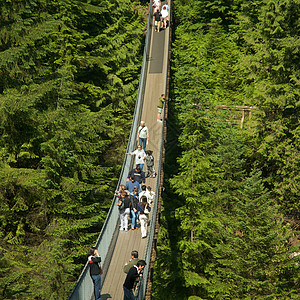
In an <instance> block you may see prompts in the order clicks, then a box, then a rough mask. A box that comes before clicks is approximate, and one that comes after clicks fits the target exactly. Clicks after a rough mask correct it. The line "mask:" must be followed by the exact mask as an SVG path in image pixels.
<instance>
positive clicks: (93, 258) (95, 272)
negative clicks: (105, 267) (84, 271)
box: [88, 246, 103, 300]
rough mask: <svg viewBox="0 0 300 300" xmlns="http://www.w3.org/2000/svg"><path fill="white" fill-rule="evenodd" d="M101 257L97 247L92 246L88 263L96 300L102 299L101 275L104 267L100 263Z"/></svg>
mask: <svg viewBox="0 0 300 300" xmlns="http://www.w3.org/2000/svg"><path fill="white" fill-rule="evenodd" d="M100 262H101V257H100V255H99V252H98V250H97V248H96V247H94V246H93V247H91V248H90V250H89V252H88V265H89V268H90V276H91V278H92V280H93V284H94V294H95V300H101V275H102V273H103V272H102V269H101V266H100V265H99V263H100Z"/></svg>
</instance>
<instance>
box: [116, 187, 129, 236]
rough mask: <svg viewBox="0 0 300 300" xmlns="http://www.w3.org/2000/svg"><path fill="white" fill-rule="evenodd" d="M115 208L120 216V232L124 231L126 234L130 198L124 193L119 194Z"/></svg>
mask: <svg viewBox="0 0 300 300" xmlns="http://www.w3.org/2000/svg"><path fill="white" fill-rule="evenodd" d="M117 206H118V207H119V214H120V223H121V226H120V231H123V230H125V231H126V232H127V231H128V216H129V214H130V206H131V201H130V196H128V195H127V194H126V192H125V191H122V192H121V195H120V197H119V202H118V203H117Z"/></svg>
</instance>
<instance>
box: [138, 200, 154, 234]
mask: <svg viewBox="0 0 300 300" xmlns="http://www.w3.org/2000/svg"><path fill="white" fill-rule="evenodd" d="M150 210H151V207H150V204H149V203H148V202H147V197H146V196H143V197H142V198H141V200H140V202H139V204H138V211H139V219H140V223H141V233H142V239H143V238H146V237H147V225H148V214H149V213H150Z"/></svg>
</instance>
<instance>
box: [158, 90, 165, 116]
mask: <svg viewBox="0 0 300 300" xmlns="http://www.w3.org/2000/svg"><path fill="white" fill-rule="evenodd" d="M165 101H166V96H165V94H161V96H160V97H159V100H158V105H157V122H162V119H161V113H162V110H163V108H164V102H165Z"/></svg>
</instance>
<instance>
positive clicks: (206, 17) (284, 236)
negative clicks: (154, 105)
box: [152, 0, 300, 300]
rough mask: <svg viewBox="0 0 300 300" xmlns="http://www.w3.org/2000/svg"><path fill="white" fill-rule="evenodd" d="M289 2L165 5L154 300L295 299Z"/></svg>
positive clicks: (296, 218) (299, 221)
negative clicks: (164, 118) (167, 41)
mask: <svg viewBox="0 0 300 300" xmlns="http://www.w3.org/2000/svg"><path fill="white" fill-rule="evenodd" d="M299 9H300V3H299V1H298V0H280V1H279V0H275V1H274V0H258V1H256V0H255V1H244V0H237V1H214V0H191V1H185V0H174V1H173V18H174V21H173V45H172V62H171V64H172V83H171V87H170V89H171V95H170V98H171V99H172V100H171V101H170V102H169V115H168V122H167V125H168V138H167V149H166V163H165V166H166V167H165V183H164V186H165V188H166V189H165V192H164V194H163V207H164V211H163V214H162V226H161V228H160V235H159V246H158V254H157V260H156V265H155V274H154V287H153V290H152V291H153V299H178V300H179V299H180V300H183V299H189V300H196V299H199V300H200V299H299V297H300V292H299V291H300V282H299V266H300V255H299V256H297V254H300V253H299V242H298V240H299V225H300V189H299V188H300V180H299V179H300V177H299V170H300V152H299V150H300V148H299V145H300V143H299V142H300V126H299V116H300V101H299V100H300V99H299V91H300V89H299V75H300V74H299V63H300V59H299V41H300V40H299V29H300V28H299ZM241 121H243V122H241ZM174 161H177V164H176V168H174V164H173V162H174Z"/></svg>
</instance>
